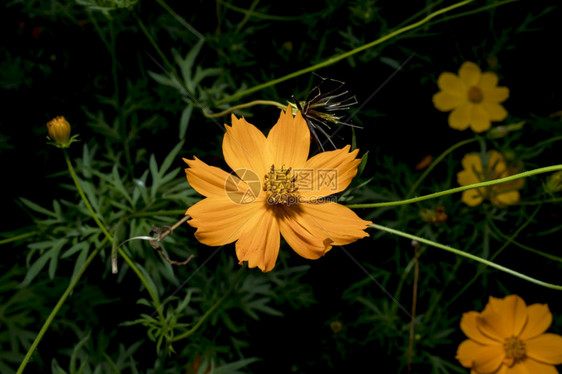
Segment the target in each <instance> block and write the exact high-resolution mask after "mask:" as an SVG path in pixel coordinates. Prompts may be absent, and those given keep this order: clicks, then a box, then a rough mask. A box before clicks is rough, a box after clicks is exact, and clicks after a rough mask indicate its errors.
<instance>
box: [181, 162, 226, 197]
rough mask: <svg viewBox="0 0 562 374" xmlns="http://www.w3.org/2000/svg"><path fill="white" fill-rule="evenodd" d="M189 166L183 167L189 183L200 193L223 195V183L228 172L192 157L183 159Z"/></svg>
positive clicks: (207, 195) (204, 194)
mask: <svg viewBox="0 0 562 374" xmlns="http://www.w3.org/2000/svg"><path fill="white" fill-rule="evenodd" d="M183 160H184V161H185V163H186V164H187V165H188V166H189V168H188V169H185V174H186V176H187V181H188V182H189V185H190V186H191V187H193V189H195V191H197V192H199V193H200V194H201V195H203V196H206V197H210V196H215V197H225V196H226V194H225V189H224V187H225V183H226V181H227V179H228V178H229V174H228V173H227V172H226V171H224V170H222V169H220V168H217V167H214V166H209V165H207V164H206V163H204V162H203V161H201V160H199V159H198V158H197V157H194V159H193V160H188V159H185V158H184V159H183Z"/></svg>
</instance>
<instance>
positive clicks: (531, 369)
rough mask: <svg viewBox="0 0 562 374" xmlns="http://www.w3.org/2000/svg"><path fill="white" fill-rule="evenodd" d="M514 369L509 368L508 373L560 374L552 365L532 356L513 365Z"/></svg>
mask: <svg viewBox="0 0 562 374" xmlns="http://www.w3.org/2000/svg"><path fill="white" fill-rule="evenodd" d="M510 369H512V370H508V371H507V373H508V374H558V370H556V368H555V367H554V366H552V365H549V364H545V363H542V362H539V361H535V360H533V359H532V358H526V359H525V360H523V361H521V362H518V363H517V364H515V365H513V367H512V368H510Z"/></svg>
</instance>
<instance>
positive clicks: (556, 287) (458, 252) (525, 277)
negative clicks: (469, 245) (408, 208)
mask: <svg viewBox="0 0 562 374" xmlns="http://www.w3.org/2000/svg"><path fill="white" fill-rule="evenodd" d="M369 226H371V227H374V228H375V229H377V230H381V231H386V232H389V233H391V234H394V235H398V236H402V237H404V238H408V239H411V240H417V241H418V242H420V243H424V244H427V245H430V246H432V247H436V248H439V249H443V250H445V251H447V252H451V253H454V254H456V255H459V256H462V257H466V258H468V259H471V260H474V261H477V262H480V263H482V264H484V265H488V266H490V267H492V268H494V269H497V270H500V271H503V272H504V273H508V274H511V275H513V276H515V277H517V278H521V279H523V280H526V281H528V282H531V283H534V284H538V285H539V286H543V287H546V288H551V289H553V290H560V291H562V285H557V284H552V283H547V282H543V281H541V280H538V279H535V278H532V277H530V276H528V275H525V274H522V273H519V272H517V271H515V270H512V269H509V268H506V267H505V266H502V265H498V264H496V263H494V262H492V261H488V260H486V259H483V258H480V257H478V256H475V255H473V254H471V253H467V252H464V251H461V250H459V249H455V248H453V247H449V246H447V245H443V244H440V243H436V242H434V241H432V240H427V239H424V238H421V237H419V236H416V235H412V234H408V233H406V232H403V231H399V230H395V229H391V228H389V227H385V226H380V225H377V224H375V223H372V224H370V225H369Z"/></svg>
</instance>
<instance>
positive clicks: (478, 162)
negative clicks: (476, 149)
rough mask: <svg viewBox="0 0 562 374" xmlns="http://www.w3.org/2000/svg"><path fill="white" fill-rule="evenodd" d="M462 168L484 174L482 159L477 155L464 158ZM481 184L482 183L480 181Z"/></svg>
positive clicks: (469, 154)
mask: <svg viewBox="0 0 562 374" xmlns="http://www.w3.org/2000/svg"><path fill="white" fill-rule="evenodd" d="M461 163H462V167H463V168H464V169H465V170H469V171H472V172H473V173H474V172H475V173H482V159H481V158H480V155H479V154H477V153H468V154H466V155H465V156H464V157H463V158H462V161H461ZM479 182H480V181H479ZM459 183H460V182H459Z"/></svg>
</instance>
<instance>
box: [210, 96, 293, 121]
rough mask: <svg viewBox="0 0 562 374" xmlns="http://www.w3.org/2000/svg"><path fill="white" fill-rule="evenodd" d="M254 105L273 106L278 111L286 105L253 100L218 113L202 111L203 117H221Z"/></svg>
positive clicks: (270, 101)
mask: <svg viewBox="0 0 562 374" xmlns="http://www.w3.org/2000/svg"><path fill="white" fill-rule="evenodd" d="M254 105H273V106H276V107H277V108H279V109H285V108H287V105H283V104H281V103H278V102H277V101H272V100H254V101H250V102H249V103H244V104H240V105H235V106H233V107H230V108H228V109H226V110H223V111H222V112H219V113H212V114H211V113H209V112H207V110H206V109H203V115H204V116H205V117H207V118H218V117H222V116H224V115H226V114H228V113H232V112H234V111H235V110H238V109H244V108H249V107H252V106H254Z"/></svg>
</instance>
